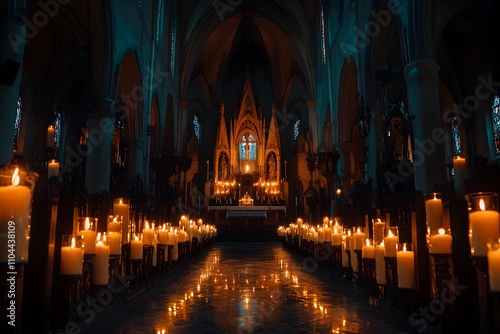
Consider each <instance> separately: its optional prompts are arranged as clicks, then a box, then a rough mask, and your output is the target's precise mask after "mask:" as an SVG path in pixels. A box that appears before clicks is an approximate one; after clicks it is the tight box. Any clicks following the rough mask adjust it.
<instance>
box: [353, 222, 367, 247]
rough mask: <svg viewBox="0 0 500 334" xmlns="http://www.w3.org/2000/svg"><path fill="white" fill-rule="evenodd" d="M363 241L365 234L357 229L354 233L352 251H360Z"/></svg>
mask: <svg viewBox="0 0 500 334" xmlns="http://www.w3.org/2000/svg"><path fill="white" fill-rule="evenodd" d="M364 240H365V232H361V228H359V227H358V229H357V230H356V233H354V250H361V248H362V247H363V244H364Z"/></svg>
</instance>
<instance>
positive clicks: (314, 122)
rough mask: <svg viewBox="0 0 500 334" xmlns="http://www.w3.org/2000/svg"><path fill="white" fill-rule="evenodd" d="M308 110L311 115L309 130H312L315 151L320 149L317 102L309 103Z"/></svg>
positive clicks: (311, 101)
mask: <svg viewBox="0 0 500 334" xmlns="http://www.w3.org/2000/svg"><path fill="white" fill-rule="evenodd" d="M307 109H308V113H309V128H310V129H311V131H312V132H311V139H312V142H313V151H316V149H317V148H318V131H319V129H318V113H317V110H316V100H309V101H307Z"/></svg>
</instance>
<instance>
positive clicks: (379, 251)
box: [375, 241, 387, 285]
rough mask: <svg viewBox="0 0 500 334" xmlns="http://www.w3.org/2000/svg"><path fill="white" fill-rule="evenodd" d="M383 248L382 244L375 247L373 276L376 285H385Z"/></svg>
mask: <svg viewBox="0 0 500 334" xmlns="http://www.w3.org/2000/svg"><path fill="white" fill-rule="evenodd" d="M384 255H385V247H384V242H383V241H382V243H381V244H380V245H375V276H376V279H377V284H380V285H384V284H386V283H387V274H386V271H385V259H384Z"/></svg>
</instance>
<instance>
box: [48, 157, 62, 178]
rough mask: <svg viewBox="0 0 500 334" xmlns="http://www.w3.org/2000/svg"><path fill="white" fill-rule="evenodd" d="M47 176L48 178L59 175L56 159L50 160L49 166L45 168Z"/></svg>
mask: <svg viewBox="0 0 500 334" xmlns="http://www.w3.org/2000/svg"><path fill="white" fill-rule="evenodd" d="M47 176H48V178H49V179H50V178H51V177H56V176H59V162H58V161H56V160H50V161H49V166H48V168H47Z"/></svg>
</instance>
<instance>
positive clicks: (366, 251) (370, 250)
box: [361, 239, 375, 259]
mask: <svg viewBox="0 0 500 334" xmlns="http://www.w3.org/2000/svg"><path fill="white" fill-rule="evenodd" d="M361 256H362V257H363V259H374V258H375V247H374V246H373V245H371V244H370V239H366V244H365V245H363V247H362V248H361Z"/></svg>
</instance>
